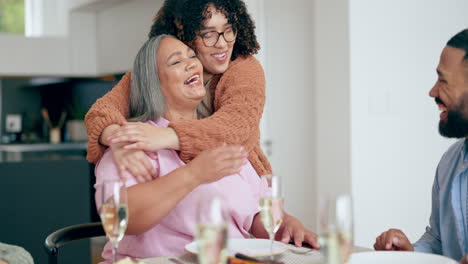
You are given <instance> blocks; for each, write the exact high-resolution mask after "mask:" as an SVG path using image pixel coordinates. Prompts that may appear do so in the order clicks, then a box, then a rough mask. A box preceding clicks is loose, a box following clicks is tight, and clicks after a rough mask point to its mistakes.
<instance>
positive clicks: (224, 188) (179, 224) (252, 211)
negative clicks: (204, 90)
mask: <svg viewBox="0 0 468 264" xmlns="http://www.w3.org/2000/svg"><path fill="white" fill-rule="evenodd" d="M148 123H150V124H152V125H155V126H158V127H167V126H168V124H169V121H167V120H166V119H163V118H160V119H159V120H158V122H157V123H154V122H152V121H149V122H148ZM157 155H158V159H157V160H156V161H155V160H153V159H150V158H149V157H148V159H149V160H150V162H151V163H152V164H153V166H154V169H155V170H158V171H159V176H158V177H165V176H166V175H167V176H169V177H170V173H171V172H172V171H173V170H175V169H177V168H179V167H181V166H184V165H185V163H184V162H183V161H182V160H181V159H180V158H179V156H178V155H177V152H176V151H174V150H170V149H163V150H159V151H158V152H157ZM95 174H96V184H95V185H94V187H95V188H96V195H95V198H96V204H97V206H98V208H99V206H100V201H99V199H98V197H100V193H99V192H100V191H99V188H97V185H98V184H100V183H102V182H104V181H106V180H111V179H118V178H119V175H118V170H117V167H116V166H115V163H114V161H113V159H112V153H111V150H110V148H108V150H107V151H106V152H105V154H104V155H103V157H102V158H101V160H100V161H99V163H98V164H97V166H96V170H95ZM156 180H157V179H156ZM125 183H126V186H127V187H130V186H132V185H135V184H138V183H137V181H136V180H135V179H134V177H132V176H131V175H127V180H126V182H125ZM268 191H269V188H268V184H267V182H266V181H265V180H261V178H260V177H259V176H258V174H257V173H256V172H255V170H254V168H253V167H252V165H251V164H250V163H249V162H248V163H247V164H245V165H244V166H243V167H242V169H241V172H240V173H239V174H235V175H230V176H226V177H224V178H222V179H221V180H218V181H216V182H212V183H209V184H203V185H200V186H198V187H197V188H195V189H194V190H193V191H192V192H191V193H189V194H187V196H185V198H184V199H182V200H181V201H180V202H179V204H177V206H176V207H175V208H174V209H172V211H171V212H170V213H169V214H168V215H167V216H166V217H164V218H163V219H162V220H161V222H160V223H159V224H157V225H155V226H154V227H152V228H151V229H149V230H148V231H146V232H144V233H141V234H139V235H126V236H125V237H124V238H123V239H122V241H120V243H119V249H118V258H119V259H120V258H123V257H125V256H130V257H132V258H151V257H158V256H171V255H177V254H180V253H183V252H184V246H185V245H186V244H188V243H190V242H192V241H193V240H194V237H195V232H196V208H197V206H196V203H197V201H198V200H199V199H200V197H206V196H207V195H208V196H209V195H217V194H218V195H219V194H222V195H223V198H224V199H225V201H226V204H227V206H228V207H229V212H230V217H231V219H230V223H229V237H230V238H248V237H249V231H250V228H251V225H252V221H253V218H254V216H255V215H256V214H257V213H258V212H259V198H260V196H261V195H264V193H266V192H268ZM129 217H130V218H131V217H132V216H131V215H130V216H129ZM102 257H103V258H104V259H105V260H106V262H104V263H111V259H112V245H111V243H110V242H109V241H108V242H107V243H106V245H105V247H104V250H103V253H102Z"/></svg>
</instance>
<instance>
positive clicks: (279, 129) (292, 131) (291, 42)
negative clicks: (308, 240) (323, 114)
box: [262, 0, 315, 227]
mask: <svg viewBox="0 0 468 264" xmlns="http://www.w3.org/2000/svg"><path fill="white" fill-rule="evenodd" d="M264 6H265V10H264V14H265V21H264V23H265V29H266V32H264V39H265V42H264V46H263V47H262V48H263V49H264V51H263V52H264V55H265V64H264V65H263V66H264V69H265V73H266V80H267V103H268V104H269V107H268V111H267V112H266V113H265V115H267V116H266V118H268V120H269V121H268V124H267V128H268V129H269V130H270V131H269V132H268V134H269V137H271V139H272V141H273V146H272V155H271V157H270V161H271V164H272V166H273V171H274V173H276V174H279V175H282V177H284V179H285V181H284V194H285V197H286V199H285V204H286V210H287V211H288V212H290V213H291V214H293V215H295V216H297V217H299V218H300V219H301V220H302V221H303V222H304V224H305V225H306V226H308V227H313V226H314V225H315V217H314V204H315V188H314V186H315V182H314V178H313V174H314V151H313V150H314V134H315V132H314V115H313V113H314V104H313V103H311V102H312V101H313V98H314V95H313V82H312V80H313V75H314V73H313V67H314V63H313V50H312V48H311V47H312V46H313V44H312V43H313V30H312V28H311V25H312V17H311V16H310V12H311V10H312V8H313V6H312V2H311V1H309V0H292V1H289V2H288V6H289V9H288V12H285V10H284V1H282V0H268V1H266V2H265V5H264Z"/></svg>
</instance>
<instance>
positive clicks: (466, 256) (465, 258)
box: [460, 254, 468, 264]
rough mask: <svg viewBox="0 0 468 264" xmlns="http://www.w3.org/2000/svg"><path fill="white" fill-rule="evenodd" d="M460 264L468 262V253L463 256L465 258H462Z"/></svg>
mask: <svg viewBox="0 0 468 264" xmlns="http://www.w3.org/2000/svg"><path fill="white" fill-rule="evenodd" d="M460 264H468V254H465V256H463V258H462V259H461V260H460Z"/></svg>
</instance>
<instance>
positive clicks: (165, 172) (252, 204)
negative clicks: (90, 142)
mask: <svg viewBox="0 0 468 264" xmlns="http://www.w3.org/2000/svg"><path fill="white" fill-rule="evenodd" d="M133 70H134V72H133V74H132V87H131V94H130V117H131V118H132V119H133V120H136V121H140V122H145V125H147V126H158V127H167V126H168V124H169V122H171V121H172V120H177V119H196V118H197V106H198V105H199V103H200V102H201V100H202V98H203V96H204V95H205V92H206V91H205V88H204V86H203V80H202V79H203V75H202V73H203V68H202V65H201V63H200V61H199V60H198V58H197V57H196V55H195V53H194V51H193V50H191V49H190V48H189V47H188V46H187V45H185V44H184V43H183V42H181V41H179V40H177V39H176V38H174V37H172V36H168V35H161V36H158V37H153V38H151V39H149V40H148V41H147V42H146V43H145V44H144V45H143V47H142V48H141V49H140V51H139V53H138V55H137V57H136V59H135V63H134V69H133ZM111 152H112V150H110V149H108V150H107V152H106V153H105V154H104V156H103V157H102V159H101V160H100V161H99V163H98V165H97V167H96V185H95V187H96V190H97V193H96V198H97V197H99V195H100V194H99V188H97V186H98V185H99V184H101V183H103V182H104V181H107V180H112V179H115V180H117V179H119V178H120V177H119V170H118V168H117V167H116V164H115V163H114V161H113V159H112V154H111ZM153 155H157V159H150V158H149V157H148V159H149V160H150V162H151V163H152V165H153V168H154V170H155V172H156V174H157V176H156V177H155V178H154V179H153V180H152V181H149V182H146V183H137V181H136V180H135V178H134V177H131V176H130V177H129V175H127V177H125V178H126V180H125V184H126V186H127V187H128V208H129V222H128V229H127V232H126V235H125V236H124V238H123V239H122V241H121V242H120V244H119V252H118V254H119V255H118V258H122V257H124V256H131V257H135V258H149V257H156V256H167V255H175V254H180V253H182V252H183V250H184V246H185V245H186V244H188V243H190V242H191V241H192V240H193V239H194V235H195V227H196V206H195V203H196V202H197V201H198V200H199V199H200V197H201V196H203V197H206V195H208V196H209V195H210V194H212V195H215V194H216V193H219V192H222V193H223V196H224V199H225V200H226V204H227V206H228V210H229V212H230V223H229V228H228V229H229V236H230V237H231V238H247V237H249V234H250V233H252V234H253V235H255V236H262V237H266V236H267V234H266V233H265V231H264V230H263V228H262V225H261V222H260V217H258V210H259V209H258V208H259V206H258V201H259V198H260V196H261V195H262V194H263V192H267V191H268V184H267V182H266V181H262V180H261V178H260V177H258V175H257V173H256V172H255V170H254V168H253V167H252V166H251V164H250V163H249V162H248V161H247V153H246V152H245V151H244V150H243V149H242V147H240V146H222V147H218V148H215V149H212V150H207V151H204V152H202V153H201V154H199V155H198V156H197V157H196V158H195V159H194V160H192V161H191V162H190V163H188V164H185V163H184V162H183V161H182V160H181V159H180V158H179V156H178V155H177V152H176V151H175V150H170V149H163V150H159V151H157V152H155V153H153ZM99 200H100V199H96V202H97V203H99V202H100V201H99ZM98 207H99V204H98ZM111 249H112V246H111V244H110V243H109V242H108V243H107V244H106V246H105V248H104V251H103V254H102V256H103V258H104V259H105V260H106V262H105V263H110V261H111V258H112V257H111V256H112V254H111Z"/></svg>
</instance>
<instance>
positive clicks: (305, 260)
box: [144, 245, 371, 264]
mask: <svg viewBox="0 0 468 264" xmlns="http://www.w3.org/2000/svg"><path fill="white" fill-rule="evenodd" d="M287 247H288V250H287V251H286V252H284V253H282V254H279V255H276V256H275V260H276V261H278V262H283V263H285V264H321V263H323V257H322V255H321V254H320V251H318V250H314V249H309V248H297V247H295V246H293V245H288V246H287ZM365 251H371V249H368V248H362V247H353V253H357V252H365ZM144 261H145V263H147V264H162V263H173V264H192V263H193V264H196V263H198V262H197V256H196V255H195V254H192V253H184V254H181V255H178V256H173V257H158V258H148V259H144Z"/></svg>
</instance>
